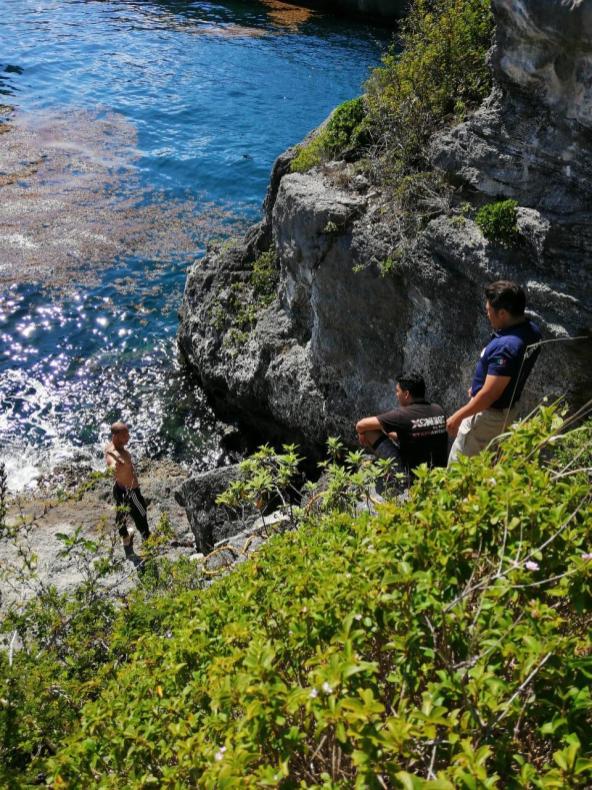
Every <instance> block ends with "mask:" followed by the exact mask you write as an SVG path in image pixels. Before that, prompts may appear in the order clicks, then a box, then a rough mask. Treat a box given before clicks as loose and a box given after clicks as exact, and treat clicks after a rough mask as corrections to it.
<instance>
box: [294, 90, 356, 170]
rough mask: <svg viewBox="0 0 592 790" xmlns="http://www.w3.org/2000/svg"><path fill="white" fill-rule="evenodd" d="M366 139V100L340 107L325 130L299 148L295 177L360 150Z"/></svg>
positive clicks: (295, 164) (353, 101)
mask: <svg viewBox="0 0 592 790" xmlns="http://www.w3.org/2000/svg"><path fill="white" fill-rule="evenodd" d="M365 139H366V108H365V106H364V99H363V97H361V96H360V97H358V98H357V99H350V100H349V101H346V102H344V103H343V104H340V105H339V107H337V108H336V109H335V110H334V111H333V114H332V115H331V117H330V118H329V120H328V121H327V123H326V125H325V126H324V128H323V129H321V131H320V132H319V133H318V134H317V135H316V136H315V137H313V139H312V140H311V141H310V142H309V143H308V144H307V145H303V146H301V147H300V149H299V151H298V153H297V154H296V156H295V157H294V159H293V160H292V163H291V165H290V169H291V171H292V173H304V172H305V171H307V170H310V169H311V167H315V166H316V165H319V164H321V162H324V161H327V160H328V159H332V158H335V157H337V156H340V155H342V154H343V153H345V152H346V151H347V150H348V149H356V148H359V147H360V146H361V145H362V144H363V143H364V142H365Z"/></svg>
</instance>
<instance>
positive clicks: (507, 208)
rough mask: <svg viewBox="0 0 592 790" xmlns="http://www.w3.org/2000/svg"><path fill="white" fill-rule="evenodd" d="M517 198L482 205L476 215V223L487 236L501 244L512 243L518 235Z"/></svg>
mask: <svg viewBox="0 0 592 790" xmlns="http://www.w3.org/2000/svg"><path fill="white" fill-rule="evenodd" d="M517 208H518V202H517V201H516V200H498V201H497V202H495V203H487V204H486V205H485V206H482V207H481V208H480V209H479V211H478V212H477V213H476V215H475V223H476V225H478V227H479V228H480V229H481V231H482V233H483V235H484V236H485V238H487V239H489V241H495V242H498V243H499V244H511V243H512V242H515V241H516V238H517V237H518V226H517V224H516V223H517V219H518V216H517V212H516V209H517Z"/></svg>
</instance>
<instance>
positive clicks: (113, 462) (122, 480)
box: [105, 442, 138, 488]
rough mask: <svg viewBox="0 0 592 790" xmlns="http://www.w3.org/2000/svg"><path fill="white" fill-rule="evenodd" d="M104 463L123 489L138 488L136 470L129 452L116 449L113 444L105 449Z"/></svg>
mask: <svg viewBox="0 0 592 790" xmlns="http://www.w3.org/2000/svg"><path fill="white" fill-rule="evenodd" d="M105 461H106V462H107V466H108V467H109V468H110V469H113V470H114V472H115V481H116V482H117V483H118V484H119V485H120V486H122V487H123V488H138V478H137V477H136V470H135V469H134V463H133V461H132V457H131V455H130V454H129V452H128V451H127V450H126V449H125V448H123V447H121V448H119V449H117V448H116V447H115V445H114V444H113V442H109V444H108V445H107V446H106V447H105Z"/></svg>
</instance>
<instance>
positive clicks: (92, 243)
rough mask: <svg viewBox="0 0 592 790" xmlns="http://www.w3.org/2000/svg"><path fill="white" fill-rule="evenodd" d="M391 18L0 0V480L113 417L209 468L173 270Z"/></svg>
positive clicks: (93, 444)
mask: <svg viewBox="0 0 592 790" xmlns="http://www.w3.org/2000/svg"><path fill="white" fill-rule="evenodd" d="M390 37H391V34H390V33H389V32H388V31H387V30H385V29H383V28H379V27H374V26H372V25H368V24H364V23H360V22H355V21H351V20H349V21H343V20H335V19H331V18H330V17H328V16H324V15H321V14H318V13H313V12H311V11H309V10H307V9H304V8H298V7H294V6H289V5H286V4H284V3H281V2H278V1H277V0H266V1H265V2H225V3H224V4H216V3H206V2H183V1H182V0H160V1H159V2H156V1H155V0H152V1H144V2H141V1H136V2H133V1H132V0H129V1H128V2H124V1H120V2H108V0H86V1H85V0H0V460H2V461H4V462H5V464H6V468H7V471H8V478H9V486H10V488H12V489H13V490H17V489H21V488H23V487H26V486H28V485H32V484H34V483H35V481H36V480H37V479H38V478H39V476H40V475H43V474H45V473H47V472H49V471H50V470H51V469H52V468H54V467H55V466H56V465H59V464H60V463H63V462H65V461H68V460H70V459H72V458H74V457H78V456H80V455H83V456H84V457H85V458H88V459H89V460H91V462H92V463H93V464H95V465H97V466H98V465H100V464H101V446H102V444H103V443H104V441H105V439H106V437H107V429H108V426H109V424H110V423H111V422H112V421H114V420H115V419H124V420H126V421H129V423H130V425H131V428H132V443H131V445H130V449H132V451H134V452H135V453H136V455H146V454H148V455H150V456H154V457H156V456H169V457H172V458H175V459H177V460H181V461H184V462H187V463H191V464H194V465H196V466H198V467H199V466H200V465H201V466H207V465H208V464H209V463H212V461H213V459H214V457H215V455H216V453H217V452H218V449H217V448H218V435H217V432H216V422H215V420H214V419H213V417H212V415H211V414H210V412H209V410H208V408H207V406H206V404H205V401H204V398H203V395H202V394H201V392H200V391H199V389H198V388H197V387H196V386H195V384H194V383H192V382H190V381H187V380H186V378H185V376H184V374H183V372H182V370H180V369H179V366H178V364H177V360H176V349H175V333H176V329H177V310H178V307H179V304H180V301H181V297H182V292H183V285H184V280H185V274H186V271H187V267H188V266H189V265H190V264H191V263H192V262H193V261H195V260H196V259H197V258H199V257H200V256H201V255H202V254H203V252H204V249H205V245H206V242H207V240H208V239H210V238H213V237H216V238H225V237H227V236H228V235H231V234H232V233H236V232H241V230H243V229H244V227H245V226H246V224H248V223H249V222H252V221H253V220H256V219H257V217H258V216H259V213H260V205H261V201H262V200H263V197H264V194H265V189H266V186H267V180H268V176H269V172H270V168H271V165H272V163H273V160H274V159H275V157H276V156H277V155H278V154H279V153H280V152H281V151H282V150H284V149H285V148H287V147H288V146H290V145H292V144H294V143H296V142H297V141H299V140H300V139H302V137H303V136H304V135H305V134H306V133H307V132H308V131H309V130H310V129H311V128H313V127H315V126H316V125H317V124H318V123H319V122H320V121H321V120H322V119H323V118H324V117H325V116H326V115H327V113H328V112H329V111H330V110H331V108H332V107H334V106H335V105H336V104H338V103H339V102H342V101H344V100H345V99H348V98H351V97H353V96H356V95H359V93H360V92H361V86H362V83H363V81H364V80H365V78H366V77H367V75H368V73H369V69H370V68H371V67H372V66H374V65H376V64H377V63H378V62H379V59H380V55H381V52H383V51H384V49H385V48H386V46H387V45H388V43H389V40H390Z"/></svg>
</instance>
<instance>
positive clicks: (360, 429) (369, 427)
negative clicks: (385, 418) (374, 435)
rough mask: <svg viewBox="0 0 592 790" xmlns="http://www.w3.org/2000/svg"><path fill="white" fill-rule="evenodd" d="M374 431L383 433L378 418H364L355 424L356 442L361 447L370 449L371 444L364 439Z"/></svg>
mask: <svg viewBox="0 0 592 790" xmlns="http://www.w3.org/2000/svg"><path fill="white" fill-rule="evenodd" d="M376 431H378V432H379V433H384V429H383V427H382V425H381V424H380V420H379V419H378V417H364V418H363V419H361V420H359V421H358V422H357V423H356V433H357V434H358V441H359V442H360V444H361V445H362V447H370V446H371V445H372V442H370V441H369V440H368V439H367V438H366V434H367V433H371V432H376Z"/></svg>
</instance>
